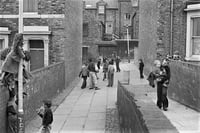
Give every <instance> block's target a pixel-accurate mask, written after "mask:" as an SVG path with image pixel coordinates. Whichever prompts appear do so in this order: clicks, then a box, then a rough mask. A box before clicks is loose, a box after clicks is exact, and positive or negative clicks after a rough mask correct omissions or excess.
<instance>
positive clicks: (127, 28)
mask: <svg viewBox="0 0 200 133" xmlns="http://www.w3.org/2000/svg"><path fill="white" fill-rule="evenodd" d="M126 32H127V49H128V63H130V50H129V33H128V25H127V29H126Z"/></svg>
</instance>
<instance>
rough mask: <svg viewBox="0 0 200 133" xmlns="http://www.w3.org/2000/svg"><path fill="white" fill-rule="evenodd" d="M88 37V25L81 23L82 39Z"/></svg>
mask: <svg viewBox="0 0 200 133" xmlns="http://www.w3.org/2000/svg"><path fill="white" fill-rule="evenodd" d="M88 35H89V27H88V23H83V37H88Z"/></svg>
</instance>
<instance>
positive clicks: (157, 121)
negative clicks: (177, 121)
mask: <svg viewBox="0 0 200 133" xmlns="http://www.w3.org/2000/svg"><path fill="white" fill-rule="evenodd" d="M147 87H148V86H147V85H134V86H133V85H123V84H121V83H120V82H118V89H117V91H118V92H117V105H118V110H119V117H120V127H121V131H122V132H124V133H130V132H131V133H132V132H134V133H160V132H162V133H169V132H170V133H178V131H177V129H176V128H175V127H174V126H173V125H172V124H171V122H170V121H169V120H168V119H167V117H166V116H165V115H164V114H163V112H162V111H161V110H160V109H158V108H157V107H156V106H155V104H154V102H153V101H152V99H150V98H149V97H148V96H146V95H145V94H146V92H145V90H146V88H147Z"/></svg>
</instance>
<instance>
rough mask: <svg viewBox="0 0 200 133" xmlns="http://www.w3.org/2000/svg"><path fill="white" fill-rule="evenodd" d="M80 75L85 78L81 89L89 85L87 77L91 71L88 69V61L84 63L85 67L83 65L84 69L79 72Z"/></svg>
mask: <svg viewBox="0 0 200 133" xmlns="http://www.w3.org/2000/svg"><path fill="white" fill-rule="evenodd" d="M79 77H82V78H83V83H82V86H81V89H84V88H86V86H87V77H89V71H88V68H87V64H86V63H84V64H83V67H82V69H81V71H80V73H79Z"/></svg>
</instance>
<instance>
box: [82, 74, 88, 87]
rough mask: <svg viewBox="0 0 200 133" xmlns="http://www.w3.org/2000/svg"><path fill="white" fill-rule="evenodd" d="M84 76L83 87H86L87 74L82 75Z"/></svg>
mask: <svg viewBox="0 0 200 133" xmlns="http://www.w3.org/2000/svg"><path fill="white" fill-rule="evenodd" d="M82 78H83V83H82V86H81V88H82V89H84V88H86V86H87V76H82Z"/></svg>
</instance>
